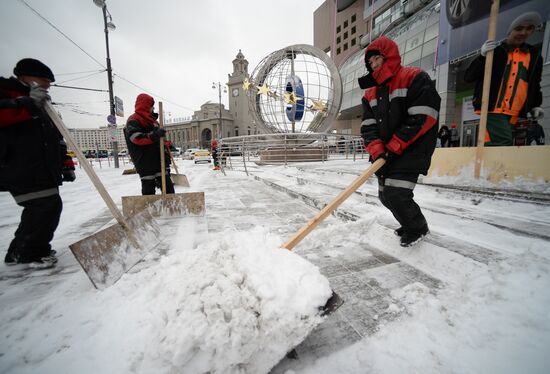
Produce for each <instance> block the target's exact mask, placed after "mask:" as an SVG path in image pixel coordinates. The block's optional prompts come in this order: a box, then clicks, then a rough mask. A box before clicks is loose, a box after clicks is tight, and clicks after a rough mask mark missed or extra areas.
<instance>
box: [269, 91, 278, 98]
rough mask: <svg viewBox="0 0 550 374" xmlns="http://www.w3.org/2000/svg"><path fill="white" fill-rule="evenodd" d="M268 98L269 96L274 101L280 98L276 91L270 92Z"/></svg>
mask: <svg viewBox="0 0 550 374" xmlns="http://www.w3.org/2000/svg"><path fill="white" fill-rule="evenodd" d="M267 96H268V97H271V98H273V99H277V98H279V94H278V93H277V92H275V91H269V92H268V93H267Z"/></svg>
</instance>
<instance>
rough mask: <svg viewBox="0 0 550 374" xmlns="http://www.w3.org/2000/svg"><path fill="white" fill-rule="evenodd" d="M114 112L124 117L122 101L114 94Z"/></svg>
mask: <svg viewBox="0 0 550 374" xmlns="http://www.w3.org/2000/svg"><path fill="white" fill-rule="evenodd" d="M115 113H116V115H117V116H119V117H124V102H123V101H122V99H121V98H120V97H118V96H115Z"/></svg>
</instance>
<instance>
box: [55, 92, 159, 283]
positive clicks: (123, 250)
mask: <svg viewBox="0 0 550 374" xmlns="http://www.w3.org/2000/svg"><path fill="white" fill-rule="evenodd" d="M45 109H46V112H47V114H48V115H49V116H50V118H51V119H52V121H53V123H54V124H55V126H56V127H57V128H58V130H59V132H60V133H61V135H62V136H63V137H64V138H65V141H66V142H67V143H68V144H69V146H70V147H71V149H73V150H74V151H75V152H76V157H77V158H78V160H79V161H80V165H82V167H83V168H84V170H85V171H86V174H88V177H89V178H90V180H91V181H92V183H93V184H94V186H95V188H96V189H97V191H98V192H99V194H100V195H101V197H102V198H103V200H104V201H105V204H107V207H108V208H109V210H110V211H111V213H112V214H113V217H114V218H115V219H116V220H117V223H116V224H114V225H111V226H109V227H107V228H105V229H103V230H101V231H99V232H97V233H95V234H93V235H90V236H88V237H87V238H84V239H82V240H80V241H78V242H76V243H73V244H71V245H69V248H70V249H71V251H72V252H73V254H74V256H75V257H76V259H77V261H78V262H79V263H80V266H82V268H83V269H84V271H85V272H86V275H88V278H90V281H92V284H93V285H94V287H95V288H98V289H104V288H106V287H108V286H110V285H112V284H113V283H115V282H116V281H117V280H118V279H120V277H122V275H123V274H124V273H125V272H126V271H128V270H129V269H130V268H132V267H133V266H134V265H135V264H136V263H138V262H139V261H141V260H142V259H143V257H145V255H146V254H147V253H148V252H149V250H150V249H152V248H154V247H155V246H156V245H157V244H158V243H159V242H160V239H159V235H160V229H159V226H158V224H157V223H156V222H155V220H154V219H153V217H151V214H150V213H149V212H148V211H144V212H141V213H140V214H136V215H135V216H133V217H130V218H128V219H125V218H124V217H123V216H122V214H121V213H120V211H119V210H118V208H117V206H116V205H115V203H114V201H113V199H112V198H111V196H110V195H109V193H108V192H107V190H106V189H105V187H104V186H103V184H102V183H101V181H100V180H99V178H98V176H97V174H96V173H95V171H94V169H93V168H92V166H91V165H90V163H89V162H88V160H87V159H86V157H84V154H83V153H82V151H81V150H80V148H79V147H78V145H77V144H76V142H75V141H74V139H73V137H72V136H71V134H70V133H69V131H68V130H67V128H66V127H65V124H64V123H63V121H62V120H61V118H60V117H59V116H58V114H57V112H56V111H55V109H54V108H53V106H52V104H51V103H50V102H47V103H46V106H45Z"/></svg>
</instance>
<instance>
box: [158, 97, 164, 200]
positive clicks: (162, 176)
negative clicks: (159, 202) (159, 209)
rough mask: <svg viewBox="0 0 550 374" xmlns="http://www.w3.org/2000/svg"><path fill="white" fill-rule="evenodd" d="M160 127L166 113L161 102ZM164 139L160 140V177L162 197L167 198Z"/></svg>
mask: <svg viewBox="0 0 550 374" xmlns="http://www.w3.org/2000/svg"><path fill="white" fill-rule="evenodd" d="M159 127H160V128H161V129H162V128H163V127H164V111H163V110H162V101H159ZM165 165H166V162H165V161H164V137H162V138H160V175H161V180H162V196H166V170H165V169H164V167H165Z"/></svg>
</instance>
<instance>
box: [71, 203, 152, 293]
mask: <svg viewBox="0 0 550 374" xmlns="http://www.w3.org/2000/svg"><path fill="white" fill-rule="evenodd" d="M126 224H127V225H128V228H129V229H126V228H125V227H124V226H123V225H121V224H119V223H116V224H114V225H112V226H109V227H107V228H105V229H103V230H101V231H98V232H96V233H95V234H93V235H90V236H89V237H87V238H85V239H82V240H80V241H78V242H76V243H74V244H71V245H70V246H69V248H71V251H72V252H73V254H74V256H75V257H76V259H77V260H78V262H79V263H80V266H82V268H83V269H84V271H85V272H86V275H88V278H90V280H91V281H92V283H93V285H94V287H95V288H98V289H104V288H106V287H108V286H110V285H112V284H114V283H115V282H116V281H117V280H119V279H120V277H122V275H123V274H124V273H126V272H127V271H128V270H130V269H131V268H132V267H133V266H134V265H135V264H137V263H138V262H139V261H141V260H142V259H143V257H145V255H147V254H148V253H149V251H150V250H151V249H153V248H154V247H155V246H157V244H158V243H159V242H160V228H159V226H158V224H157V223H156V222H155V220H154V219H153V217H152V216H151V213H149V212H148V211H146V210H145V211H143V212H140V213H138V214H136V215H134V216H132V217H130V218H128V219H127V220H126ZM135 243H137V244H138V245H137V246H136V245H135Z"/></svg>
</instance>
